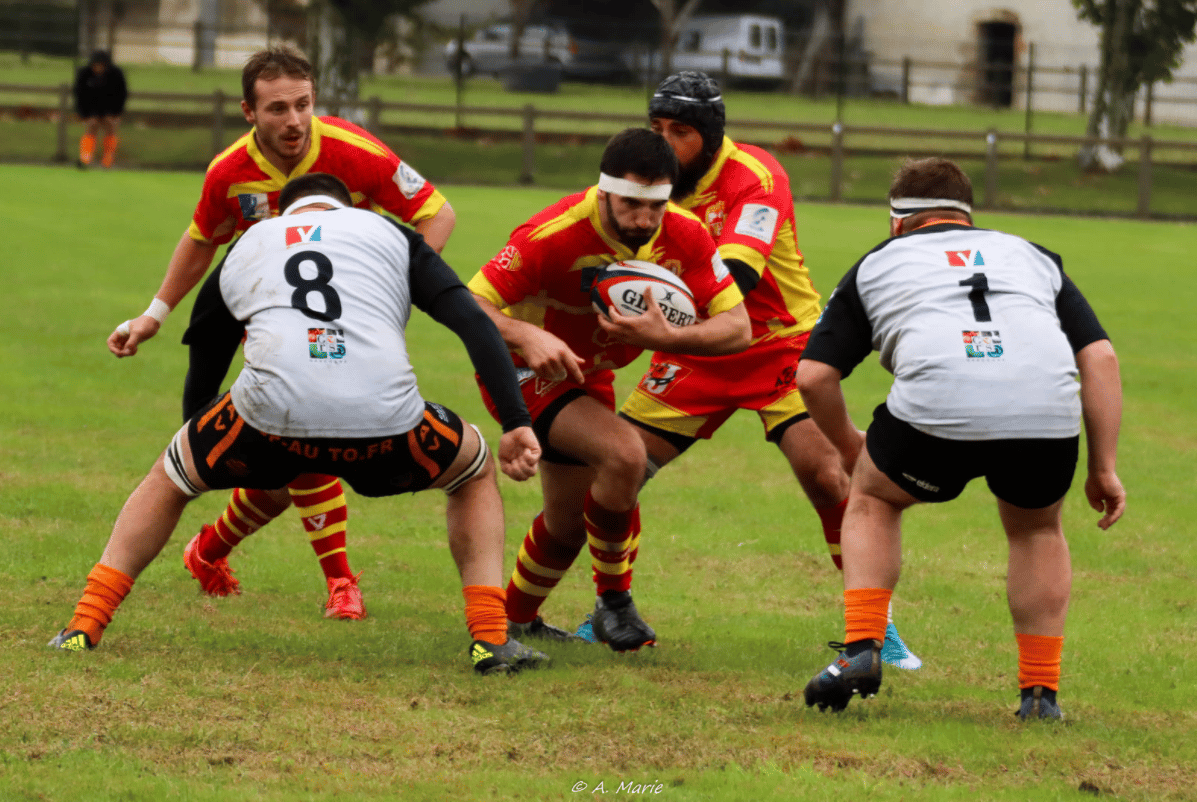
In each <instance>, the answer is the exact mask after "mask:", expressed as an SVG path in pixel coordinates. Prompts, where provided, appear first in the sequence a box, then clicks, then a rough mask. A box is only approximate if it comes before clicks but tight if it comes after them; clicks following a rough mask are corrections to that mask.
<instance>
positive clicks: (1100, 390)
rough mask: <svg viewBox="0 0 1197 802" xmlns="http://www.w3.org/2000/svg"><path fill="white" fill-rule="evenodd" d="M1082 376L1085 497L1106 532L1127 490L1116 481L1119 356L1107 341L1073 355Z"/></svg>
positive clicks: (1121, 507)
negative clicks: (1086, 457) (1085, 457)
mask: <svg viewBox="0 0 1197 802" xmlns="http://www.w3.org/2000/svg"><path fill="white" fill-rule="evenodd" d="M1076 364H1077V369H1078V370H1079V371H1080V375H1081V412H1082V416H1083V417H1084V420H1085V442H1086V444H1087V445H1088V452H1089V464H1088V476H1087V477H1086V479H1085V496H1086V498H1088V500H1089V506H1090V507H1092V508H1093V509H1095V510H1097V511H1098V512H1102V513H1104V515H1102V517H1101V519H1100V520H1099V521H1098V522H1097V525H1098V526H1100V527H1101V528H1102V529H1109V528H1110V526H1112V525H1113V524H1114V522H1115V521H1117V520H1118V519H1119V518H1121V517H1122V513H1123V511H1124V510H1125V508H1126V489H1125V488H1123V486H1122V481H1121V480H1120V479H1119V478H1118V473H1117V472H1116V470H1115V463H1116V460H1117V455H1118V431H1119V429H1120V428H1121V427H1122V379H1121V377H1120V373H1119V369H1118V356H1117V354H1115V353H1114V347H1113V345H1111V344H1110V341H1109V340H1098V341H1096V342H1092V343H1089V344H1088V345H1086V346H1085V347H1084V348H1082V349H1081V350H1080V351H1078V352H1077V355H1076Z"/></svg>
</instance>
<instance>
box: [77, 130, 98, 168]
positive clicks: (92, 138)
mask: <svg viewBox="0 0 1197 802" xmlns="http://www.w3.org/2000/svg"><path fill="white" fill-rule="evenodd" d="M95 153H96V135H95V134H84V135H83V136H82V137H81V138H80V139H79V162H80V163H81V164H91V160H92V158H93V157H94V156H95Z"/></svg>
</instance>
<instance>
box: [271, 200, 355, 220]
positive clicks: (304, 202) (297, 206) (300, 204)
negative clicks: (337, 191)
mask: <svg viewBox="0 0 1197 802" xmlns="http://www.w3.org/2000/svg"><path fill="white" fill-rule="evenodd" d="M313 203H327V204H328V205H329V206H331V207H333V208H334V209H344V208H345V204H344V203H342V202H341V201H339V200H337V199H336V198H334V197H333V196H331V195H304V196H303V197H302V198H300V199H299V200H297V201H295V202H294V203H292V204H291V205H290V206H288V207H287V209H286V211H284V212H283V214H282V215H281V216H284V217H285V216H286V215H289V214H291V212H293V211H295V210H296V209H302V208H303V207H304V206H311V205H312V204H313Z"/></svg>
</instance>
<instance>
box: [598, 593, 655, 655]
mask: <svg viewBox="0 0 1197 802" xmlns="http://www.w3.org/2000/svg"><path fill="white" fill-rule="evenodd" d="M591 624H592V625H593V626H594V637H595V638H596V639H598V640H599V641H600V642H602V643H605V644H607V645H608V646H610V647H611V650H612V651H615V652H627V651H633V652H634V651H636V650H637V649H639V648H640V647H641V646H655V645H656V643H657V633H656V632H654V631H653V628H652V627H650V626H649V625H648V624H646V623H644V619H642V618H641V617H640V613H638V612H637V611H636V604H635V602H633V601H632V594H631V593H630V592H629V591H626V590H606V591H603V593H602V594H601V595H600V596H599V597H598V598H597V599H595V601H594V614H593V618H591Z"/></svg>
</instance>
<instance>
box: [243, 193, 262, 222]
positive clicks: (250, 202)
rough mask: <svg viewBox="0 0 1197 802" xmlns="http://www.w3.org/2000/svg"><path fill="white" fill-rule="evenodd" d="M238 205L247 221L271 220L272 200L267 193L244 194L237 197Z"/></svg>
mask: <svg viewBox="0 0 1197 802" xmlns="http://www.w3.org/2000/svg"><path fill="white" fill-rule="evenodd" d="M237 204H238V205H239V206H240V207H241V217H242V218H244V219H245V220H269V219H270V198H269V197H267V195H266V193H265V192H243V193H242V194H240V195H238V196H237Z"/></svg>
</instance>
